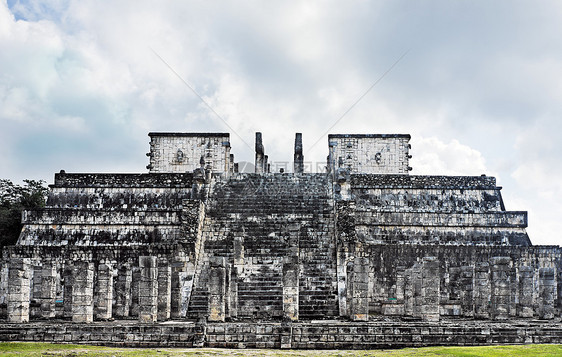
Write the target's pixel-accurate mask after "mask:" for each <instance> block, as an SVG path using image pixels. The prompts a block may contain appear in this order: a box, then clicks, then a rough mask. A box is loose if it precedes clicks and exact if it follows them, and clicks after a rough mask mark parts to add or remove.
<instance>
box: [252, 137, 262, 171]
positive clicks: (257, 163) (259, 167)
mask: <svg viewBox="0 0 562 357" xmlns="http://www.w3.org/2000/svg"><path fill="white" fill-rule="evenodd" d="M264 156H265V155H264V148H263V143H262V136H261V133H260V132H257V133H256V160H255V162H254V164H255V172H256V174H263V173H264V163H265V157H264Z"/></svg>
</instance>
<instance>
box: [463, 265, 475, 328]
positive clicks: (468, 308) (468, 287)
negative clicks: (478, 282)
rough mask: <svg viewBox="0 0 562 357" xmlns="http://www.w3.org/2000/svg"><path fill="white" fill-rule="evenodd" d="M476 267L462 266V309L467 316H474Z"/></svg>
mask: <svg viewBox="0 0 562 357" xmlns="http://www.w3.org/2000/svg"><path fill="white" fill-rule="evenodd" d="M473 279H474V267H472V266H470V265H469V266H461V276H460V280H461V281H460V287H461V309H462V315H463V316H465V317H473V316H474V283H473V281H474V280H473Z"/></svg>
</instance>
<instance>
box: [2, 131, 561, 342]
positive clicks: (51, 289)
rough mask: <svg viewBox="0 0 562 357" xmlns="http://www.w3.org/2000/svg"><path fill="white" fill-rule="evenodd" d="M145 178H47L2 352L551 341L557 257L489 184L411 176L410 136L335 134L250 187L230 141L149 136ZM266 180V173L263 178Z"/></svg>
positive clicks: (25, 240)
mask: <svg viewBox="0 0 562 357" xmlns="http://www.w3.org/2000/svg"><path fill="white" fill-rule="evenodd" d="M149 135H150V137H151V143H150V152H149V153H148V156H149V157H150V164H149V166H148V169H149V172H148V173H139V174H119V173H117V174H107V173H106V174H88V173H66V172H65V171H63V170H61V172H60V173H58V174H55V179H54V184H52V185H51V186H50V192H49V198H48V200H47V203H46V207H45V208H44V209H40V210H33V211H25V212H24V213H23V217H22V221H23V224H24V228H23V229H22V232H21V235H20V237H19V240H18V242H17V244H16V245H14V246H9V247H4V248H3V250H2V259H1V260H0V340H4V341H44V342H67V343H70V342H72V343H90V344H104V345H114V346H127V347H129V346H130V347H135V346H137V347H142V346H146V347H153V346H162V347H229V348H303V349H305V348H309V349H335V348H345V349H350V348H351V349H354V348H357V349H364V348H400V347H416V346H428V345H488V344H517V343H562V326H561V324H560V321H561V319H562V248H560V247H559V246H535V245H533V244H532V243H531V240H530V238H529V236H528V235H527V232H526V230H525V228H526V227H527V223H528V219H527V212H524V211H508V210H506V207H505V205H504V202H503V198H502V194H501V187H499V186H497V184H496V180H495V178H493V177H489V176H485V175H481V176H425V175H423V176H421V175H409V174H408V172H409V171H410V166H409V161H408V160H409V159H410V158H411V155H410V154H409V149H410V145H409V143H408V141H409V139H410V136H409V135H403V134H392V135H388V134H366V135H359V134H335V135H330V136H329V138H328V146H329V156H328V160H327V165H326V167H325V169H326V170H325V172H322V173H308V172H304V171H305V170H304V161H303V160H304V158H303V152H302V136H301V135H300V134H297V135H296V137H295V156H294V157H295V159H294V169H293V172H285V171H284V170H283V169H279V172H272V170H271V169H272V167H271V161H268V156H267V155H265V149H264V145H263V141H262V136H261V134H260V133H256V158H255V172H254V173H240V172H238V169H237V164H236V162H234V157H233V155H232V154H230V143H229V136H228V134H224V133H160V134H158V133H151V134H149ZM273 171H277V170H273Z"/></svg>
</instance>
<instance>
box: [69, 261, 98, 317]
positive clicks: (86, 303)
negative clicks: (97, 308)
mask: <svg viewBox="0 0 562 357" xmlns="http://www.w3.org/2000/svg"><path fill="white" fill-rule="evenodd" d="M72 280H73V281H72V322H86V323H89V322H92V321H93V320H94V264H93V263H91V262H87V261H76V262H74V265H73V267H72Z"/></svg>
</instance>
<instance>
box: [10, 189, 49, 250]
mask: <svg viewBox="0 0 562 357" xmlns="http://www.w3.org/2000/svg"><path fill="white" fill-rule="evenodd" d="M23 182H24V185H16V184H14V183H13V182H12V181H10V180H5V179H0V247H3V246H6V245H11V244H15V243H16V241H17V240H18V237H19V234H20V232H21V229H22V224H21V212H22V211H23V210H30V209H36V208H42V207H45V199H46V197H47V192H48V189H47V187H46V186H45V181H42V180H39V181H37V180H23Z"/></svg>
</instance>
